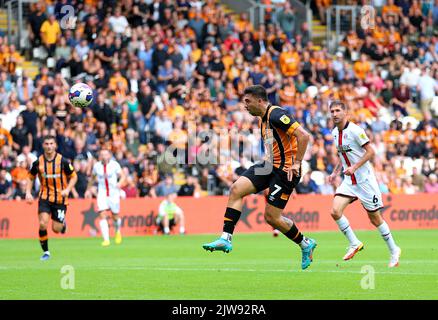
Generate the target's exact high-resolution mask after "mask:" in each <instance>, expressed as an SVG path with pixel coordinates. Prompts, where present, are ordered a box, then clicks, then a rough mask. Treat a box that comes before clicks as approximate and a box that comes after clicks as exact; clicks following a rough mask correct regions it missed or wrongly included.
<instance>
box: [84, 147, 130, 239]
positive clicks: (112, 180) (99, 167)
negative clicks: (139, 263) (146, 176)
mask: <svg viewBox="0 0 438 320" xmlns="http://www.w3.org/2000/svg"><path fill="white" fill-rule="evenodd" d="M95 178H97V208H98V211H99V215H100V222H99V225H100V231H101V232H102V237H103V242H102V246H104V247H106V246H109V245H110V239H109V225H108V220H107V216H106V212H107V211H108V210H109V211H110V212H111V217H112V219H113V222H114V228H115V243H116V244H120V243H121V242H122V234H121V232H120V226H121V219H120V217H119V212H120V189H121V187H122V186H123V184H124V182H125V181H126V179H125V175H124V173H123V170H122V168H121V167H120V164H119V163H118V162H117V161H115V160H114V159H112V154H111V152H110V151H109V150H106V149H103V150H101V151H100V161H98V162H96V163H95V164H94V166H93V172H92V176H91V179H90V181H89V182H88V188H87V196H89V194H90V193H89V191H88V190H89V189H90V187H91V186H92V185H93V184H94V180H95Z"/></svg>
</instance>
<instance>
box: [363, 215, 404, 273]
mask: <svg viewBox="0 0 438 320" xmlns="http://www.w3.org/2000/svg"><path fill="white" fill-rule="evenodd" d="M367 213H368V218H369V219H370V222H371V223H372V224H373V225H374V226H375V227H376V228H377V229H378V230H379V232H380V234H381V235H382V238H383V240H384V241H385V242H386V245H387V246H388V249H389V252H390V254H391V256H390V259H389V264H388V266H389V267H390V268H393V267H397V266H398V264H399V260H400V255H401V249H400V247H398V246H397V245H396V244H395V241H394V238H393V237H392V234H391V230H389V226H388V224H387V223H386V222H385V220H383V218H382V214H381V213H380V210H378V211H375V212H372V211H367Z"/></svg>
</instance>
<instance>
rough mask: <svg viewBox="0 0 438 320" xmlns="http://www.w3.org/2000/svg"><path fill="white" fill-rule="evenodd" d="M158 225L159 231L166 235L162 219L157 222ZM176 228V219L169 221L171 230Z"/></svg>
mask: <svg viewBox="0 0 438 320" xmlns="http://www.w3.org/2000/svg"><path fill="white" fill-rule="evenodd" d="M157 225H158V231H159V232H162V233H164V223H163V220H162V219H160V220H159V221H158V222H157ZM174 226H176V222H175V218H172V219H169V230H172V229H173V227H174Z"/></svg>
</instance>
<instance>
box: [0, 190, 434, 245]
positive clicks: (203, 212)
mask: <svg viewBox="0 0 438 320" xmlns="http://www.w3.org/2000/svg"><path fill="white" fill-rule="evenodd" d="M332 199H333V197H332V196H322V195H298V196H297V197H296V198H293V199H292V198H291V199H290V200H289V203H288V205H287V207H286V208H285V210H284V214H285V215H286V216H287V217H289V218H291V219H293V220H294V221H295V222H296V224H297V225H298V227H299V228H300V229H302V230H303V231H329V230H337V225H336V223H335V222H334V221H333V220H332V218H331V217H330V208H331V203H332ZM162 200H163V199H162V198H157V199H151V198H135V199H125V200H122V203H121V213H120V216H121V218H122V232H123V235H124V236H139V235H148V234H153V233H154V231H155V230H156V226H155V224H154V222H155V219H156V216H157V211H158V206H159V204H160V202H161V201H162ZM176 202H177V204H178V205H179V206H180V207H181V208H182V209H183V211H184V213H185V217H186V231H187V234H201V233H216V234H218V233H220V232H221V231H222V225H223V215H224V210H225V207H226V204H227V197H224V196H212V197H205V198H191V197H179V198H177V200H176ZM384 204H385V208H384V209H383V215H384V218H385V220H386V221H387V222H388V223H389V225H390V227H391V229H393V230H397V229H438V196H436V195H435V196H434V195H431V194H418V195H387V196H384ZM37 206H38V205H37V201H35V202H34V203H33V204H31V205H30V204H27V203H26V202H24V201H0V238H35V237H37V236H38V216H37ZM264 207H265V200H264V198H263V196H261V195H252V196H248V197H246V198H245V201H244V206H243V210H242V216H241V219H240V221H239V223H238V225H237V227H236V232H265V231H271V230H272V228H271V227H270V226H269V225H267V224H266V223H265V221H264V216H263V212H264ZM346 215H347V217H348V219H349V220H350V223H351V225H352V227H353V228H354V229H356V230H360V229H362V230H367V229H374V227H373V226H372V225H371V224H370V222H369V220H368V217H367V215H366V212H365V211H364V209H363V208H362V206H361V204H360V202H359V201H356V202H354V203H353V204H352V205H351V206H349V207H348V208H347V210H346ZM66 216H67V218H66V219H67V224H68V230H67V234H66V235H63V236H62V237H66V236H67V237H69V236H70V237H88V236H95V235H98V234H99V230H98V226H99V218H98V212H97V206H96V202H95V200H91V199H89V200H88V199H81V200H71V201H70V204H69V206H68V209H67V214H66ZM50 235H51V236H53V233H51V234H50Z"/></svg>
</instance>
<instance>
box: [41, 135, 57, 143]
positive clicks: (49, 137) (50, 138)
mask: <svg viewBox="0 0 438 320" xmlns="http://www.w3.org/2000/svg"><path fill="white" fill-rule="evenodd" d="M52 139H53V140H55V142H56V137H55V136H52V135H50V134H48V135H46V136H44V137H43V142H45V141H46V140H52Z"/></svg>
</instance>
